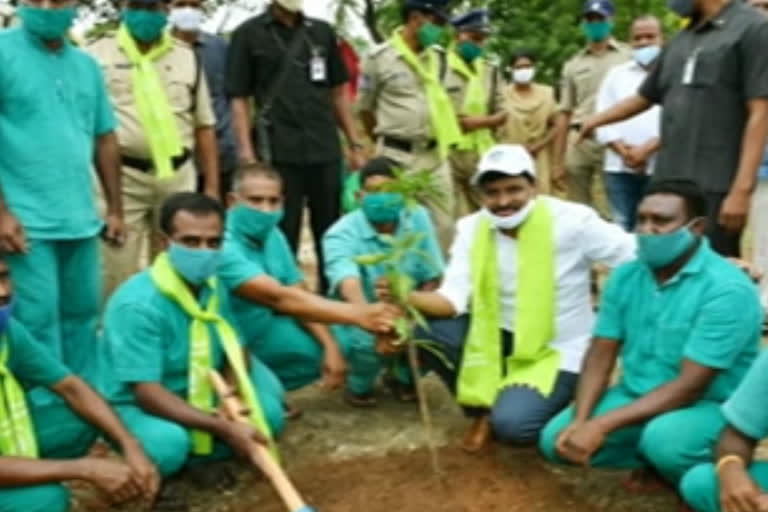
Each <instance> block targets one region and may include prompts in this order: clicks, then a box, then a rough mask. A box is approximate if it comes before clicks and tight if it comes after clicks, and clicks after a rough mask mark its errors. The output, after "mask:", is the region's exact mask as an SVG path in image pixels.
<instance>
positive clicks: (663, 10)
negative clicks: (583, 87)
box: [488, 0, 680, 84]
mask: <svg viewBox="0 0 768 512" xmlns="http://www.w3.org/2000/svg"><path fill="white" fill-rule="evenodd" d="M615 1H616V19H615V23H616V28H615V31H614V33H615V35H616V37H617V38H618V39H620V40H626V39H627V36H628V33H629V26H630V24H631V22H632V20H633V19H634V18H636V17H637V16H639V15H641V14H655V15H656V16H658V17H659V18H661V19H662V21H663V23H664V27H665V31H666V32H667V34H672V33H673V32H675V31H676V30H677V28H678V27H679V26H680V22H679V19H678V18H677V17H676V16H675V15H674V14H672V13H671V12H670V11H669V9H668V8H667V0H615ZM488 6H489V7H490V8H491V10H492V12H493V15H494V25H495V31H494V37H493V39H492V41H491V49H492V50H493V51H494V52H495V53H496V54H498V55H499V57H501V58H502V60H503V62H505V63H506V62H507V60H508V58H509V57H510V56H511V55H512V54H514V52H515V51H516V50H518V49H521V48H525V49H528V50H532V51H533V52H534V53H535V54H536V55H537V57H538V59H539V65H538V79H539V80H541V81H543V82H547V83H550V84H555V83H556V82H557V79H558V77H559V75H560V70H561V69H562V66H563V64H564V63H565V61H567V60H568V59H569V58H570V57H571V56H573V54H574V53H576V52H577V51H578V50H579V49H580V48H582V47H583V46H584V44H585V39H584V35H583V32H582V29H581V7H582V2H581V1H580V0H490V2H488Z"/></svg>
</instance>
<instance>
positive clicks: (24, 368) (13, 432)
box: [0, 255, 160, 512]
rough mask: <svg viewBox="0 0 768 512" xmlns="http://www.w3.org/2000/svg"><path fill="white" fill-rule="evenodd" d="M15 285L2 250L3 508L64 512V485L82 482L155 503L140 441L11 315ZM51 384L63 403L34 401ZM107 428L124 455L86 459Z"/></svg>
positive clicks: (154, 477)
mask: <svg viewBox="0 0 768 512" xmlns="http://www.w3.org/2000/svg"><path fill="white" fill-rule="evenodd" d="M13 303H14V302H13V283H12V282H11V277H10V272H9V269H8V264H7V263H6V262H5V258H4V256H2V255H0V510H2V511H24V512H65V511H67V510H69V491H68V490H67V488H66V487H65V486H64V485H62V482H65V481H71V480H84V481H87V482H90V483H91V484H93V485H95V486H96V487H97V488H99V489H100V490H102V491H104V492H105V493H106V494H107V495H108V496H109V497H111V498H113V499H114V501H116V502H120V501H127V500H131V499H134V498H142V499H143V500H144V501H145V502H146V503H147V504H150V503H152V502H153V501H154V498H155V494H156V493H157V490H158V487H159V484H160V477H159V476H158V473H157V469H156V468H155V466H154V465H153V464H152V463H151V462H150V461H149V459H148V458H147V456H146V455H145V454H144V451H143V450H142V449H141V444H140V443H139V442H138V441H137V440H136V438H134V437H133V436H132V435H131V434H130V433H129V432H128V430H126V428H125V427H124V426H123V424H122V423H121V422H120V420H119V419H118V418H117V416H116V415H115V413H114V412H113V411H112V409H110V407H109V406H108V405H107V403H106V402H105V401H104V400H103V399H102V398H101V396H100V395H99V394H98V393H96V392H95V391H94V390H93V389H91V388H90V387H89V386H88V385H87V384H86V383H85V382H83V381H82V380H81V379H80V378H79V377H77V376H75V375H73V374H72V372H71V371H70V370H69V369H68V368H67V367H66V366H64V365H63V364H62V363H61V362H59V361H58V359H56V358H55V357H53V355H52V354H51V352H50V350H48V349H47V348H46V347H44V346H43V345H41V344H39V343H38V342H37V341H36V340H34V339H32V336H31V335H30V334H29V332H28V331H27V330H26V329H25V328H24V326H23V325H21V324H20V323H19V322H17V321H15V320H13V319H11V318H10V316H11V310H12V308H13ZM33 386H44V387H48V388H49V389H50V390H51V391H52V392H54V393H55V394H56V395H58V396H59V397H60V398H61V400H48V401H46V404H45V405H34V404H31V403H30V404H28V402H27V400H26V396H25V394H26V391H27V390H28V389H29V388H30V387H33ZM97 430H98V431H101V433H103V435H104V436H106V437H107V439H109V440H110V441H112V442H113V443H114V444H115V446H116V448H118V449H119V450H120V451H121V452H122V459H106V458H96V457H88V456H86V454H87V453H88V451H89V449H90V448H91V446H92V445H93V443H94V441H95V440H96V438H97V436H98V432H97Z"/></svg>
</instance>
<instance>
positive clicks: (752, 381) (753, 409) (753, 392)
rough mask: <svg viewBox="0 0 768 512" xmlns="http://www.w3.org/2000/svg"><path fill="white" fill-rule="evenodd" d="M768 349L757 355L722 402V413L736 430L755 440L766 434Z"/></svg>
mask: <svg viewBox="0 0 768 512" xmlns="http://www.w3.org/2000/svg"><path fill="white" fill-rule="evenodd" d="M766 395H768V350H763V352H762V353H761V354H760V355H759V356H758V358H757V360H756V361H755V363H754V364H753V365H752V368H751V369H750V370H749V372H748V373H747V375H746V377H744V380H743V381H742V382H741V384H740V385H739V387H738V388H737V389H736V391H735V392H734V393H733V395H732V396H731V398H730V399H728V401H727V402H725V404H723V414H724V415H725V417H726V419H727V420H728V422H729V423H730V424H731V425H733V427H734V428H736V430H738V431H740V432H742V433H744V434H746V435H747V436H749V437H751V438H752V439H755V440H760V439H763V438H764V437H766V436H768V414H766V410H765V406H764V404H765V397H766Z"/></svg>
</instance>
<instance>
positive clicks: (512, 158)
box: [472, 144, 536, 185]
mask: <svg viewBox="0 0 768 512" xmlns="http://www.w3.org/2000/svg"><path fill="white" fill-rule="evenodd" d="M488 172H500V173H502V174H506V175H507V176H520V175H522V174H529V175H530V176H531V177H533V178H535V177H536V164H535V163H534V161H533V158H531V154H530V153H528V151H527V150H526V149H525V148H524V147H523V146H521V145H519V144H497V145H496V146H493V147H492V148H491V149H489V150H488V151H486V153H485V154H484V155H483V158H481V159H480V164H478V166H477V172H476V173H475V175H474V176H472V184H473V185H477V184H478V183H480V178H481V177H482V176H483V175H484V174H485V173H488Z"/></svg>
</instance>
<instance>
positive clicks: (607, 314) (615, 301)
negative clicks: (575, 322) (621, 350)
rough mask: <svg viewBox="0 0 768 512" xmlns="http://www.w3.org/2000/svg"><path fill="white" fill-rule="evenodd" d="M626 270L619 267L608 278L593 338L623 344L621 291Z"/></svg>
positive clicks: (624, 331)
mask: <svg viewBox="0 0 768 512" xmlns="http://www.w3.org/2000/svg"><path fill="white" fill-rule="evenodd" d="M627 274H628V272H627V268H626V267H619V268H618V269H616V270H614V271H613V272H612V273H611V275H610V276H609V277H608V282H607V283H606V284H605V290H604V291H603V298H602V300H601V301H600V311H599V312H598V315H597V323H596V324H595V330H594V336H595V338H607V339H609V340H615V341H618V342H623V341H624V337H625V334H626V329H625V322H624V315H623V309H624V308H623V307H622V293H621V290H623V289H626V287H627V282H626V280H627V278H626V276H627Z"/></svg>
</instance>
